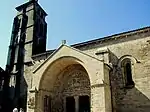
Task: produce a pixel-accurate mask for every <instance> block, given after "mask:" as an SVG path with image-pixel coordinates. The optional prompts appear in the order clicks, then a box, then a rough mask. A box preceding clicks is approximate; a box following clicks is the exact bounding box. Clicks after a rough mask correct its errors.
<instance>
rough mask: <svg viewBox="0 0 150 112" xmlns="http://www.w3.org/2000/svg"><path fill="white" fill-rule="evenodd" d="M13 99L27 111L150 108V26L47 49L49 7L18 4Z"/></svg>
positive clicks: (11, 60) (145, 111) (136, 111)
mask: <svg viewBox="0 0 150 112" xmlns="http://www.w3.org/2000/svg"><path fill="white" fill-rule="evenodd" d="M16 10H17V11H18V13H17V16H16V17H15V18H14V24H13V29H12V36H11V42H10V47H9V52H8V61H7V65H6V71H7V72H8V73H9V74H10V75H9V84H8V85H9V98H8V99H9V101H10V102H11V103H12V107H13V108H14V107H21V108H23V109H24V110H25V111H27V112H149V111H150V27H145V28H141V29H137V30H133V31H128V32H123V33H120V34H115V35H111V36H107V37H103V38H99V39H95V40H90V41H87V42H82V43H78V44H75V45H66V44H65V42H63V43H62V45H60V47H59V48H58V49H52V50H48V51H46V38H47V23H46V21H45V17H46V16H47V13H46V12H45V11H44V10H43V9H42V7H41V6H40V5H39V4H38V0H29V1H28V2H27V3H24V4H22V5H20V6H18V7H16Z"/></svg>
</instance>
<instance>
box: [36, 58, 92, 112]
mask: <svg viewBox="0 0 150 112" xmlns="http://www.w3.org/2000/svg"><path fill="white" fill-rule="evenodd" d="M39 90H40V92H39V97H40V98H39V99H40V100H39V101H38V102H39V104H38V105H40V108H41V109H42V110H43V111H44V112H48V110H51V112H69V111H71V112H79V111H80V112H84V111H86V112H90V99H91V88H90V78H89V75H88V73H87V71H86V69H85V68H84V67H83V66H82V65H81V64H80V63H78V62H75V61H71V60H69V61H68V60H65V59H62V60H58V61H57V62H56V63H54V64H53V65H52V66H51V67H50V68H49V69H47V72H45V73H44V77H43V78H42V81H41V83H40V88H39ZM45 96H47V98H48V99H47V100H46V99H43V98H45ZM83 99H84V100H83ZM85 100H86V102H84V101H85ZM41 102H43V103H41ZM44 102H48V103H44ZM41 105H43V106H41ZM70 109H71V110H70Z"/></svg>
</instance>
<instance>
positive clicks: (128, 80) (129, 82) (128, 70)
mask: <svg viewBox="0 0 150 112" xmlns="http://www.w3.org/2000/svg"><path fill="white" fill-rule="evenodd" d="M124 77H125V86H126V87H127V88H132V87H133V86H134V82H133V79H132V67H131V62H130V61H128V62H126V63H125V65H124Z"/></svg>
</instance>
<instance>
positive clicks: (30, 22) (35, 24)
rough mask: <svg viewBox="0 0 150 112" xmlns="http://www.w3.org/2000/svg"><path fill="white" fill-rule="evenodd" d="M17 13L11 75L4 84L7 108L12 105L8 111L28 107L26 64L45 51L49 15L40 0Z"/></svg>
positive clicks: (8, 68)
mask: <svg viewBox="0 0 150 112" xmlns="http://www.w3.org/2000/svg"><path fill="white" fill-rule="evenodd" d="M16 10H17V11H18V12H17V16H16V17H15V18H14V22H13V28H12V34H11V40H10V46H9V51H8V57H7V65H6V72H7V74H8V75H7V77H6V78H5V84H4V85H5V88H6V89H5V92H4V93H7V94H4V100H3V101H4V105H6V107H5V106H4V108H5V109H8V108H7V105H10V106H11V107H9V109H10V110H7V112H9V111H11V109H12V108H14V107H16V106H18V107H22V108H25V106H26V104H25V103H26V101H25V100H26V98H25V97H26V94H27V87H28V86H27V85H25V84H24V82H23V80H24V75H25V74H24V70H25V65H29V64H31V63H32V56H33V55H36V54H40V53H43V52H45V51H46V38H47V23H46V21H45V18H46V16H47V14H46V12H45V11H44V10H43V9H42V7H41V6H40V5H39V4H38V0H29V1H28V2H26V3H24V4H22V5H20V6H18V7H16ZM4 112H5V111H4Z"/></svg>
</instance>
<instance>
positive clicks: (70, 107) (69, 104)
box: [66, 97, 75, 112]
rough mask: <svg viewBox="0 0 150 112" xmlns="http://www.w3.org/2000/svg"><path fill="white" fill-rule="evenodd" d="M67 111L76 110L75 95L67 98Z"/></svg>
mask: <svg viewBox="0 0 150 112" xmlns="http://www.w3.org/2000/svg"><path fill="white" fill-rule="evenodd" d="M66 112H75V99H74V97H67V98H66Z"/></svg>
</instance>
